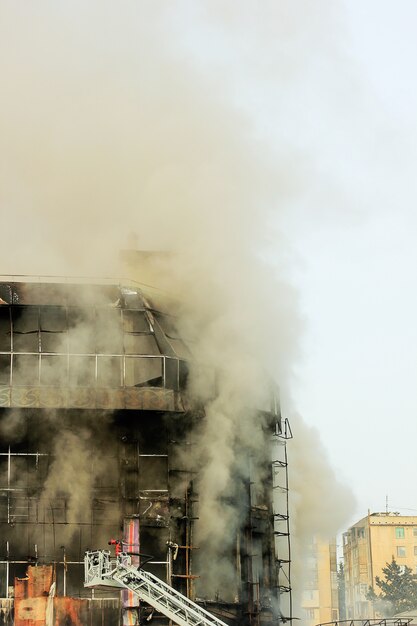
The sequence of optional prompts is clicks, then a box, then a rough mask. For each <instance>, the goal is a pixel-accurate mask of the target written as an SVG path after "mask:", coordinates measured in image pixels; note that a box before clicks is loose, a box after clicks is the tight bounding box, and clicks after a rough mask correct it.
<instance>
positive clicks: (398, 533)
mask: <svg viewBox="0 0 417 626" xmlns="http://www.w3.org/2000/svg"><path fill="white" fill-rule="evenodd" d="M404 537H405V532H404V528H403V527H401V526H400V527H397V528H396V529H395V538H396V539H404Z"/></svg>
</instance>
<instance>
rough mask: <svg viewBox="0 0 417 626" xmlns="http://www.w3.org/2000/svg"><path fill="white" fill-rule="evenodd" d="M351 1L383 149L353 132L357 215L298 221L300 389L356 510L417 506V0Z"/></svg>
mask: <svg viewBox="0 0 417 626" xmlns="http://www.w3.org/2000/svg"><path fill="white" fill-rule="evenodd" d="M346 8H347V9H348V10H347V13H346V18H347V22H346V26H347V29H346V30H347V33H348V44H347V46H348V49H349V52H350V54H351V57H352V59H353V60H354V62H355V63H356V69H355V72H356V75H357V77H358V80H360V81H362V82H363V84H364V85H365V86H364V87H363V89H364V91H365V92H366V90H367V89H368V90H369V93H368V95H367V98H368V107H369V103H370V102H372V100H373V104H374V107H375V108H374V110H373V107H372V106H371V107H369V108H368V110H366V111H364V110H362V111H361V113H362V114H363V113H365V116H364V117H363V118H362V119H361V122H360V123H361V126H362V125H363V124H364V122H365V126H366V123H369V126H370V127H373V128H374V136H373V141H374V142H375V144H376V145H377V146H378V149H377V150H376V151H375V152H376V154H375V159H373V158H369V155H367V156H366V157H365V158H364V159H363V160H362V159H359V160H356V161H354V162H352V161H351V160H350V159H347V158H346V155H347V154H349V147H350V145H351V143H352V141H353V143H354V144H356V145H357V143H358V142H360V141H361V137H360V136H353V137H352V138H351V139H350V140H349V141H348V142H347V143H348V145H347V148H348V149H347V150H346V152H345V154H343V153H342V154H340V160H339V162H338V164H337V170H338V172H339V173H340V180H341V181H342V187H344V188H346V187H347V188H349V191H350V192H352V196H351V197H352V198H353V199H354V198H355V197H356V196H357V191H358V189H355V188H353V189H352V188H351V187H350V184H349V179H346V180H343V177H344V172H347V174H348V176H350V175H351V173H352V172H353V176H352V178H353V180H361V181H362V182H361V187H362V186H363V188H364V191H365V194H364V198H365V201H364V202H363V198H362V201H360V205H359V208H360V210H359V213H356V212H355V211H352V213H353V214H354V215H353V217H352V220H349V219H341V220H340V221H339V220H335V221H333V222H331V221H329V223H327V225H326V224H325V225H324V226H323V224H320V225H318V224H313V223H307V225H306V228H305V229H304V230H303V229H300V228H299V225H300V224H299V222H298V221H297V224H296V226H297V228H293V229H292V230H291V233H292V237H295V245H296V249H297V253H298V255H299V266H298V267H297V269H296V272H295V273H296V277H295V281H296V284H297V285H298V287H299V291H300V297H301V308H302V312H303V314H304V316H305V320H306V328H307V331H306V333H305V336H304V341H303V344H304V345H303V349H304V354H303V359H302V360H301V361H300V366H299V371H298V376H299V378H298V382H297V384H296V387H295V389H294V394H295V396H296V399H297V403H298V405H299V408H300V411H301V413H302V414H303V415H304V417H305V419H306V420H307V421H308V422H310V423H312V422H313V423H315V424H316V425H317V428H318V429H319V430H320V432H321V438H322V440H323V442H324V444H325V447H326V448H327V450H328V451H329V455H330V458H331V460H332V464H333V466H334V467H335V468H337V472H338V475H340V476H343V477H345V479H346V481H347V482H348V483H349V484H350V486H351V488H352V489H353V491H354V493H355V495H356V497H357V499H358V507H357V511H356V512H355V514H354V515H353V516H352V520H351V521H356V520H357V519H359V518H360V517H362V516H364V515H365V514H366V512H367V509H368V508H370V509H371V510H372V511H377V510H379V511H381V510H385V497H386V495H388V499H389V500H388V501H389V508H390V509H391V510H398V511H400V512H401V513H403V514H417V493H416V491H415V489H414V479H415V476H416V469H417V457H416V442H417V419H416V417H417V391H416V380H417V297H416V282H417V280H416V279H417V247H416V235H417V206H416V200H417V193H416V176H415V168H416V154H415V145H416V139H417V118H416V113H417V107H416V104H417V103H416V99H417V81H416V71H415V67H416V61H417V38H416V37H415V24H416V17H417V4H416V3H413V2H399V3H395V4H394V3H392V2H368V3H362V2H353V3H346ZM345 45H346V42H345ZM353 100H354V104H357V100H356V101H355V98H353ZM382 117H385V122H384V123H381V125H380V126H379V128H377V129H376V130H375V119H378V118H379V119H380V120H381V118H382ZM358 130H359V133H360V132H361V128H359V129H358ZM359 133H358V134H359ZM341 147H342V148H343V142H342V145H341ZM367 147H368V151H369V153H371V151H372V150H371V149H372V146H370V145H368V146H367ZM370 148H371V149H370ZM362 168H365V175H364V171H363V169H362ZM357 170H362V171H359V172H358V171H357ZM368 176H369V179H368V181H366V179H367V177H368ZM359 191H360V190H359ZM356 206H357V205H356ZM353 208H355V207H353ZM347 213H348V212H347ZM344 218H346V212H345V213H344Z"/></svg>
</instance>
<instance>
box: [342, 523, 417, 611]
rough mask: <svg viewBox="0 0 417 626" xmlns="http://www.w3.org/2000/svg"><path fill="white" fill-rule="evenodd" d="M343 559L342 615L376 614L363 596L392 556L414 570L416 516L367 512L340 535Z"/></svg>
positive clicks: (416, 539) (375, 587) (416, 558)
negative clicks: (343, 588) (343, 597)
mask: <svg viewBox="0 0 417 626" xmlns="http://www.w3.org/2000/svg"><path fill="white" fill-rule="evenodd" d="M343 555H344V561H345V585H346V617H347V618H348V619H363V618H370V617H377V616H376V615H374V611H373V606H372V603H371V602H369V601H368V600H367V599H366V594H367V592H368V589H369V587H370V586H372V587H373V588H374V591H375V593H377V594H379V592H380V590H379V588H378V587H377V586H376V584H375V578H376V576H379V577H380V578H384V575H383V572H382V569H383V568H384V567H385V566H386V564H387V563H391V561H392V559H393V558H394V559H395V560H396V562H397V563H398V565H399V566H405V565H407V566H408V567H409V568H411V570H412V571H413V573H414V574H415V573H417V516H414V515H399V514H398V513H368V515H367V517H364V518H363V519H361V520H359V522H357V523H356V524H354V525H353V526H351V527H350V528H349V530H348V531H347V532H346V533H344V535H343Z"/></svg>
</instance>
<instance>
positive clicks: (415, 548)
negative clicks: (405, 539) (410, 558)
mask: <svg viewBox="0 0 417 626" xmlns="http://www.w3.org/2000/svg"><path fill="white" fill-rule="evenodd" d="M414 556H417V546H414Z"/></svg>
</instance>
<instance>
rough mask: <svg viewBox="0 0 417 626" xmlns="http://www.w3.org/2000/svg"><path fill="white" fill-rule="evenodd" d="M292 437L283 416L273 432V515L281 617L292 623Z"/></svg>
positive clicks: (282, 619)
mask: <svg viewBox="0 0 417 626" xmlns="http://www.w3.org/2000/svg"><path fill="white" fill-rule="evenodd" d="M292 437H293V434H292V431H291V426H290V423H289V421H288V419H287V418H285V419H284V420H282V419H281V418H280V419H279V420H278V422H277V423H276V427H275V432H274V434H273V442H274V443H275V453H274V458H273V460H272V480H273V484H272V487H273V491H274V495H273V517H274V536H275V550H276V564H277V587H278V590H277V591H278V601H279V607H280V611H281V621H283V622H290V623H292V589H291V543H290V515H289V488H288V457H287V440H288V439H292Z"/></svg>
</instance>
